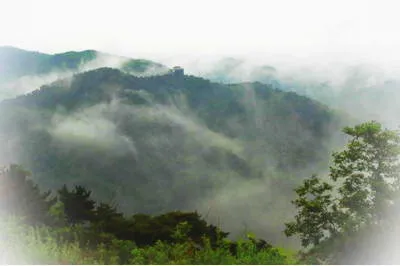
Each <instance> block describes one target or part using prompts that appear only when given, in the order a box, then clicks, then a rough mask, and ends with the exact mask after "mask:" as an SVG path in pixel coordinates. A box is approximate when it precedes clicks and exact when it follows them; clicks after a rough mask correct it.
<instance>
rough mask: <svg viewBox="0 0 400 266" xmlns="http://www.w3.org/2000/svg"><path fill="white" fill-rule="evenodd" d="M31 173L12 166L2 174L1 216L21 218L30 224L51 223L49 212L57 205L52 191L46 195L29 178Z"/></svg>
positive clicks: (0, 176) (0, 179) (0, 177)
mask: <svg viewBox="0 0 400 266" xmlns="http://www.w3.org/2000/svg"><path fill="white" fill-rule="evenodd" d="M30 175H31V174H30V173H29V172H28V171H26V170H25V169H23V168H22V167H21V166H19V165H16V164H12V165H10V166H9V167H7V168H4V169H3V170H2V171H1V173H0V204H1V206H0V212H1V216H8V215H14V216H20V217H24V218H25V219H26V222H28V223H30V224H38V223H46V224H47V223H49V222H50V216H49V215H48V211H49V209H50V207H51V206H52V205H53V204H54V203H55V198H54V197H51V191H47V192H44V193H41V192H40V189H39V187H38V186H37V185H35V184H34V183H33V181H32V180H31V179H30V178H29V177H30Z"/></svg>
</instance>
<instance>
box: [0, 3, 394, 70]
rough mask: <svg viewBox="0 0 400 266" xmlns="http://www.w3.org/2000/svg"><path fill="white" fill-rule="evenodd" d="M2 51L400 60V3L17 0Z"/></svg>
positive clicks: (2, 18) (1, 33) (5, 18)
mask: <svg viewBox="0 0 400 266" xmlns="http://www.w3.org/2000/svg"><path fill="white" fill-rule="evenodd" d="M0 5H1V6H0V45H11V46H16V47H20V48H23V49H28V50H36V51H41V52H46V53H56V52H64V51H68V50H84V49H96V50H100V51H104V52H110V53H115V54H119V55H127V56H137V55H159V54H160V55H179V54H180V55H182V54H189V55H194V54H195V55H203V54H208V55H213V54H218V55H236V54H241V55H253V56H258V55H260V56H261V55H279V54H282V55H287V56H296V57H303V58H304V57H307V56H314V57H318V56H323V57H329V58H333V59H337V58H342V59H346V58H353V57H354V58H364V59H365V58H367V59H368V60H379V61H381V62H390V61H392V62H396V61H397V60H399V59H400V52H399V48H400V30H399V27H400V8H399V7H400V2H396V1H383V0H379V1H366V0H363V1H356V0H351V1H340V0H332V1H327V0H326V1H325V0H315V1H312V0H308V1H306V0H301V1H299V0H292V1H289V0H279V1H267V0H264V1H251V0H246V1H233V0H231V1H222V0H219V1H218V0H214V1H210V0H201V1H195V0H182V1H178V0H167V1H166V0H160V1H154V0H142V1H133V0H131V1H119V0H113V1H99V0H98V1H90V0H86V1H75V0H68V1H64V0H57V1H55V0H50V1H44V0H35V1H31V0H27V1H20V0H12V1H1V2H0Z"/></svg>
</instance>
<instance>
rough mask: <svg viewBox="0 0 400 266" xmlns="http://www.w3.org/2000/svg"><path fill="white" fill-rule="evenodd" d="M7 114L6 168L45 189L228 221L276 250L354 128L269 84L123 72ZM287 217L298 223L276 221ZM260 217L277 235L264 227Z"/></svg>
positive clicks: (131, 208)
mask: <svg viewBox="0 0 400 266" xmlns="http://www.w3.org/2000/svg"><path fill="white" fill-rule="evenodd" d="M0 108H1V112H2V114H3V116H2V117H1V118H0V119H1V121H0V129H1V141H2V145H3V147H4V148H3V149H2V154H0V159H1V163H2V164H7V163H9V162H15V163H20V164H22V165H24V166H26V167H27V168H28V169H29V170H31V171H32V172H33V174H34V178H35V179H36V181H37V182H38V183H39V184H40V185H41V186H44V187H49V188H56V187H59V186H60V185H62V184H64V183H66V184H82V185H85V186H88V187H90V188H92V189H93V191H94V196H95V197H96V198H97V199H101V200H106V201H108V202H116V203H118V206H119V208H120V210H122V211H124V212H125V213H134V212H145V213H160V212H162V211H168V210H173V209H186V210H193V209H197V210H199V211H200V212H202V213H203V214H204V213H206V212H210V208H212V211H211V214H210V216H209V217H208V219H219V218H221V219H223V220H224V221H225V222H226V223H227V228H228V230H230V231H233V232H235V231H236V232H238V230H241V228H243V223H246V224H249V225H250V226H252V227H253V228H255V230H257V229H258V230H259V231H261V232H262V235H268V236H269V239H272V241H274V240H277V239H279V238H281V230H280V228H281V225H282V221H283V219H287V217H288V215H290V208H291V206H290V200H289V199H290V197H291V196H292V194H293V191H292V189H293V188H294V186H295V185H296V184H298V183H299V182H300V181H301V179H302V178H303V177H306V176H307V175H310V174H311V173H314V172H319V171H320V170H321V169H323V168H324V167H326V163H327V160H328V156H329V150H330V148H331V146H332V141H333V138H334V134H333V133H331V132H339V128H340V127H341V122H340V121H342V120H341V118H340V117H339V116H337V115H336V114H335V113H334V112H332V111H330V110H329V109H328V108H326V107H325V106H323V105H321V104H319V103H317V102H315V101H313V100H310V99H308V98H306V97H303V96H299V95H297V94H295V93H286V92H282V91H279V90H275V89H273V88H271V87H270V86H267V85H263V84H261V83H243V84H231V85H224V84H219V83H213V82H210V81H208V80H205V79H202V78H198V77H194V76H183V75H173V74H168V75H161V76H153V77H136V76H133V75H129V74H127V73H124V72H122V71H120V70H117V69H112V68H100V69H96V70H93V71H88V72H85V73H82V74H77V75H75V76H73V77H72V78H68V79H63V80H58V81H56V82H54V83H51V84H48V85H45V86H42V87H41V88H40V90H36V91H34V92H32V93H30V94H28V95H25V96H20V97H17V98H16V99H11V100H6V101H4V102H3V103H2V104H1V106H0ZM6 143H7V144H6ZM251 204H254V205H253V207H252V208H251V209H249V208H248V207H247V206H249V205H251ZM207 209H208V211H207ZM277 209H281V210H282V209H287V212H280V213H279V214H277V215H275V214H274V218H271V217H269V213H271V211H273V210H277ZM260 215H261V216H260ZM228 217H229V218H228ZM256 217H257V218H260V217H265V218H266V219H267V217H269V218H268V220H269V225H268V226H265V223H264V225H263V226H262V227H259V225H258V224H257V223H258V222H259V221H260V219H256ZM232 218H234V219H232ZM235 219H236V220H235ZM277 226H279V229H277Z"/></svg>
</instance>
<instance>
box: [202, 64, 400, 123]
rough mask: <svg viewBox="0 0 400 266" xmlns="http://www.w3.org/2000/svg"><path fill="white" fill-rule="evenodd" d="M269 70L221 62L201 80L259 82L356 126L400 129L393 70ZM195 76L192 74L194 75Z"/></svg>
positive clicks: (399, 92)
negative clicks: (348, 119)
mask: <svg viewBox="0 0 400 266" xmlns="http://www.w3.org/2000/svg"><path fill="white" fill-rule="evenodd" d="M286 68H287V66H285V65H282V66H281V67H279V66H277V67H272V66H269V65H262V64H252V63H251V62H250V61H246V60H244V59H243V60H241V59H236V58H223V59H221V60H219V61H217V62H215V63H214V64H213V65H212V66H211V67H208V68H207V69H206V70H202V71H198V72H201V76H203V77H205V78H208V79H211V80H214V81H217V82H224V83H232V82H243V81H253V82H254V81H259V82H262V83H265V84H270V85H271V86H273V87H274V88H278V89H280V90H283V91H293V92H296V93H298V94H300V95H305V96H307V97H310V98H312V99H315V100H317V101H319V102H322V103H324V104H326V105H328V106H329V107H331V108H333V109H337V110H341V111H343V112H344V113H347V114H348V115H351V116H352V117H353V118H354V119H355V120H357V121H358V122H361V121H365V120H371V119H374V120H377V121H380V122H382V123H384V124H385V125H386V126H388V127H391V128H397V127H398V126H399V125H400V116H399V113H400V105H399V104H398V103H397V101H398V99H399V98H400V80H399V79H398V75H396V69H395V68H392V69H386V70H384V69H382V68H380V67H378V66H376V65H370V64H361V63H355V64H354V65H342V66H341V65H339V66H331V67H329V68H322V69H319V68H318V67H317V66H315V67H314V68H313V67H303V68H302V67H298V68H297V69H296V67H290V70H289V69H286ZM195 72H196V71H195Z"/></svg>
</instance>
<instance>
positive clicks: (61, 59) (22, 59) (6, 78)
mask: <svg viewBox="0 0 400 266" xmlns="http://www.w3.org/2000/svg"><path fill="white" fill-rule="evenodd" d="M100 67H113V68H118V69H121V70H122V71H124V72H126V73H129V74H132V75H139V76H146V75H154V74H163V73H166V72H168V71H169V69H168V68H167V67H166V66H164V65H162V64H160V63H156V62H153V61H150V60H145V59H131V58H127V57H122V56H116V55H111V54H107V53H103V52H99V51H95V50H85V51H80V52H77V51H69V52H65V53H58V54H52V55H50V54H45V53H39V52H33V51H26V50H22V49H19V48H15V47H10V46H3V47H0V100H2V99H7V98H13V97H15V96H17V95H21V94H25V93H28V92H31V91H33V90H36V89H39V88H40V86H42V85H45V84H48V83H51V82H53V81H56V80H57V79H62V78H67V77H71V76H72V75H73V74H76V73H80V72H83V71H88V70H92V69H97V68H100Z"/></svg>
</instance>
